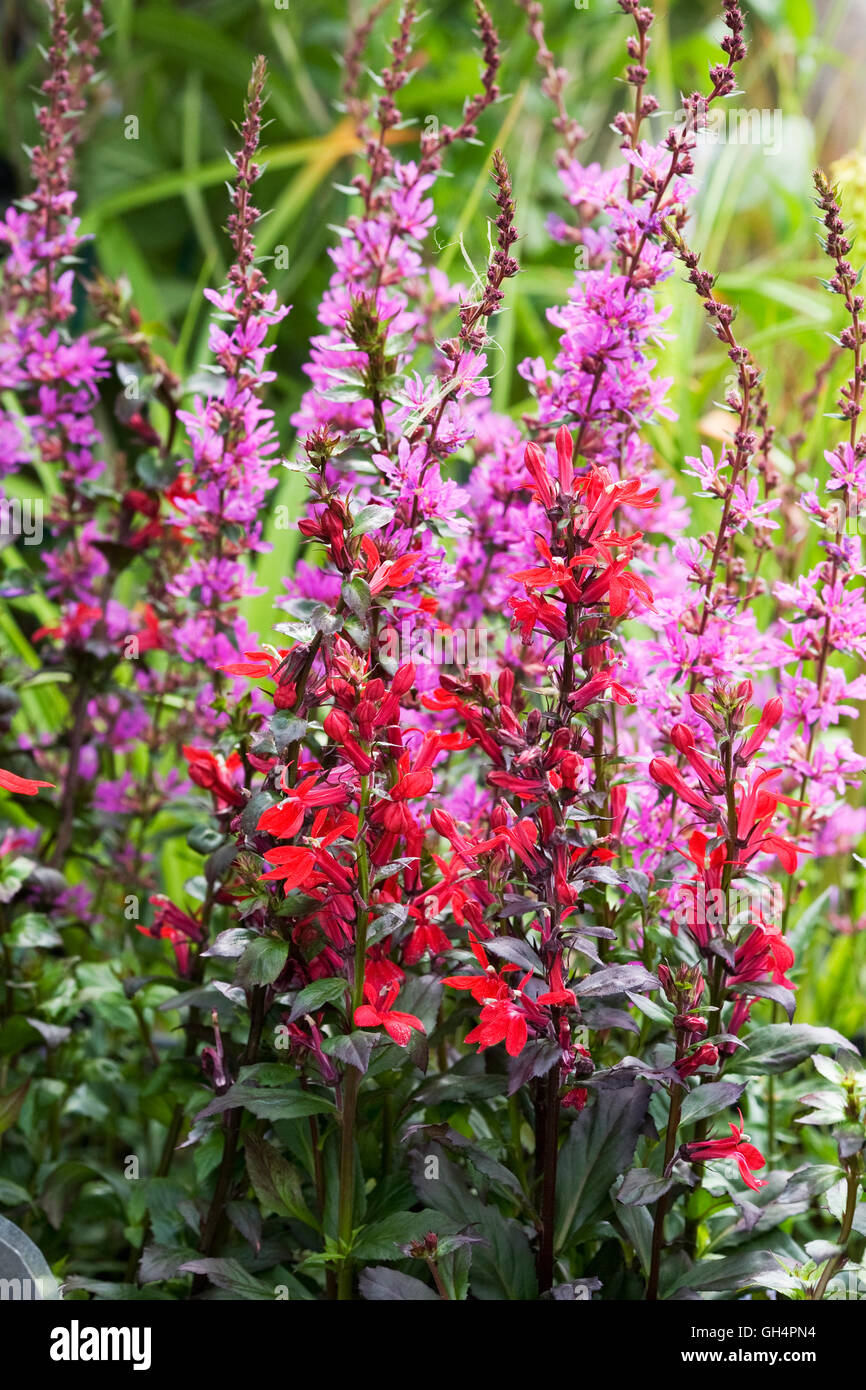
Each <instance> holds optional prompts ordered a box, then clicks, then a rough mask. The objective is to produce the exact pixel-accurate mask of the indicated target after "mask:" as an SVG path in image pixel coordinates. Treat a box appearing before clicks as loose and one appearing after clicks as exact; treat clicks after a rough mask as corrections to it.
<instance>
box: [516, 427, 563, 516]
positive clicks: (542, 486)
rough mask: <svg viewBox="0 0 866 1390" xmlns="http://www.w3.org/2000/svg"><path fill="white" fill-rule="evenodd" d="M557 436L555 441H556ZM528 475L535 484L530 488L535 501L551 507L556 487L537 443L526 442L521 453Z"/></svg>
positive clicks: (553, 503)
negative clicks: (524, 449) (523, 451)
mask: <svg viewBox="0 0 866 1390" xmlns="http://www.w3.org/2000/svg"><path fill="white" fill-rule="evenodd" d="M558 442H559V441H558V438H557V443H558ZM523 461H524V463H525V464H526V468H527V471H528V473H529V476H530V477H531V478H532V481H533V483H534V484H535V486H534V487H533V488H532V489H531V492H532V495H533V497H534V498H535V500H536V502H540V503H541V506H542V507H553V506H555V505H556V488H555V487H554V486H553V483H552V481H551V478H550V474H549V473H548V471H547V460H546V459H545V457H544V453H543V451H542V450H541V449H540V448H539V446H538V445H537V444H527V446H526V451H525V453H524V455H523Z"/></svg>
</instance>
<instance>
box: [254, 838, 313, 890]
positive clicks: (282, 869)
mask: <svg viewBox="0 0 866 1390" xmlns="http://www.w3.org/2000/svg"><path fill="white" fill-rule="evenodd" d="M265 858H266V859H267V860H268V862H269V863H271V864H276V865H277V867H276V868H275V869H271V870H270V871H269V872H268V873H266V874H262V878H263V879H266V880H269V879H283V880H284V881H285V890H284V891H285V892H286V893H291V892H292V890H293V889H294V888H300V887H302V886H303V885H305V884H306V883H307V882H308V881H309V879H310V878H311V877H312V875H313V873H314V871H315V867H316V855H315V853H314V851H313V850H311V849H305V848H304V846H303V845H276V846H275V847H274V848H273V849H268V850H265Z"/></svg>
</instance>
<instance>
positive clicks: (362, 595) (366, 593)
mask: <svg viewBox="0 0 866 1390" xmlns="http://www.w3.org/2000/svg"><path fill="white" fill-rule="evenodd" d="M340 594H341V596H342V599H343V602H344V603H345V605H346V607H347V608H348V609H349V610H350V612H352V613H354V615H355V617H356V618H364V617H366V615H367V613H368V612H369V609H370V604H371V603H372V602H373V597H372V594H371V593H370V585H369V584H368V583H367V581H366V579H362V578H361V576H360V575H359V574H356V575H355V576H354V578H353V579H347V580H346V582H345V583H344V584H343V586H342V588H341V589H340Z"/></svg>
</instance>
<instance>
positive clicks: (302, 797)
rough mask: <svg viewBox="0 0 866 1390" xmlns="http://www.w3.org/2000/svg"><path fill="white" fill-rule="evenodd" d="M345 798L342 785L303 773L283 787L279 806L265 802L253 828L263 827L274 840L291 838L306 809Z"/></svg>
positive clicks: (333, 804) (344, 789)
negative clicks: (306, 775)
mask: <svg viewBox="0 0 866 1390" xmlns="http://www.w3.org/2000/svg"><path fill="white" fill-rule="evenodd" d="M347 800H348V792H347V791H346V788H345V787H339V786H333V785H331V784H329V783H327V782H317V780H316V778H315V777H304V778H303V779H302V780H301V781H300V782H299V783H298V785H297V786H296V787H289V788H288V789H287V796H286V799H285V801H281V802H280V804H279V806H269V807H268V809H267V810H266V811H265V812H263V814H262V816H261V817H260V819H259V823H258V825H257V826H256V829H257V830H266V831H268V832H269V833H270V834H271V835H273V836H275V837H276V839H278V840H279V839H282V840H291V838H292V836H293V835H297V833H298V831H299V830H300V828H301V826H302V825H303V823H304V816H305V815H306V813H307V811H308V810H309V809H311V808H313V807H315V808H316V809H319V808H320V807H322V806H345V804H346V801H347Z"/></svg>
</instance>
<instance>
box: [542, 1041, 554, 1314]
mask: <svg viewBox="0 0 866 1390" xmlns="http://www.w3.org/2000/svg"><path fill="white" fill-rule="evenodd" d="M542 1133H543V1136H544V1147H543V1150H542V1164H543V1180H542V1189H541V1243H540V1246H539V1250H538V1288H539V1292H540V1293H547V1291H548V1289H550V1288H551V1286H552V1284H553V1239H554V1227H555V1223H556V1168H557V1160H558V1157H559V1067H556V1066H554V1067H551V1069H550V1071H549V1072H548V1073H547V1078H546V1082H545V1088H544V1109H543V1128H542Z"/></svg>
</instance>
